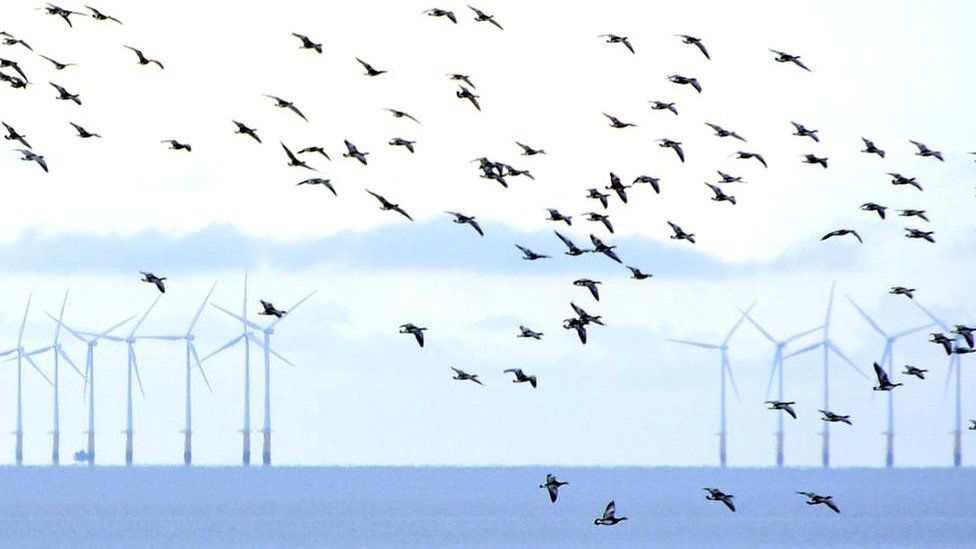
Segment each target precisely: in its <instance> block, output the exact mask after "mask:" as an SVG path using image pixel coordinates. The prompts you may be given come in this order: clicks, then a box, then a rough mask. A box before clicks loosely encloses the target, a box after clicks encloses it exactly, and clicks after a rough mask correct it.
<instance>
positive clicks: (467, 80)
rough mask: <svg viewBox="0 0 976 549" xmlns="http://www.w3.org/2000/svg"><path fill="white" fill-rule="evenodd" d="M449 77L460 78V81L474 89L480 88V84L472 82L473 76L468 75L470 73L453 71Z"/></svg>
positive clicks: (452, 78)
mask: <svg viewBox="0 0 976 549" xmlns="http://www.w3.org/2000/svg"><path fill="white" fill-rule="evenodd" d="M447 77H448V78H450V79H451V80H459V81H461V82H464V83H465V84H467V85H469V86H471V87H472V88H474V89H478V86H475V85H474V83H472V82H471V77H470V76H468V75H466V74H460V73H456V72H452V73H450V74H448V75H447ZM462 87H463V86H462Z"/></svg>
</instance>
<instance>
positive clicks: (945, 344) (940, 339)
mask: <svg viewBox="0 0 976 549" xmlns="http://www.w3.org/2000/svg"><path fill="white" fill-rule="evenodd" d="M929 335H930V336H931V337H932V339H930V340H929V343H938V344H939V345H942V348H943V349H945V353H946V354H947V355H951V354H952V347H953V341H952V340H951V339H949V338H948V337H946V335H945V334H943V333H941V332H933V333H931V334H929Z"/></svg>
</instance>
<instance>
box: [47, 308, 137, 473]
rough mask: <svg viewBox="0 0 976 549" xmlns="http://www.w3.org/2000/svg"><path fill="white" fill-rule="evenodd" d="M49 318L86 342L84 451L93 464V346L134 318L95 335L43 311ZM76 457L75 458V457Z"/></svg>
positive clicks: (89, 462) (86, 458)
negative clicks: (85, 428)
mask: <svg viewBox="0 0 976 549" xmlns="http://www.w3.org/2000/svg"><path fill="white" fill-rule="evenodd" d="M45 314H46V315H47V316H49V317H50V318H51V320H53V321H55V322H57V324H58V326H64V329H65V330H68V333H70V334H71V335H73V336H74V337H75V338H76V339H78V341H81V342H82V343H84V344H86V345H87V346H88V352H87V353H85V389H86V390H87V391H88V449H87V450H86V452H85V461H87V462H88V465H94V464H95V346H97V345H98V340H100V339H102V338H104V337H105V336H107V335H108V334H110V333H112V332H113V331H115V329H116V328H118V327H119V326H122V325H123V324H125V323H126V322H128V321H130V320H132V319H133V318H135V315H133V316H130V317H129V318H127V319H125V320H123V321H121V322H119V323H118V324H115V325H114V326H112V327H111V328H108V329H106V330H105V331H103V332H100V333H98V334H95V335H91V336H85V335H82V333H80V332H77V331H75V330H73V329H71V327H70V326H68V325H67V324H65V323H64V322H63V321H62V320H61V319H57V318H54V316H53V315H51V314H50V313H45ZM76 459H77V458H76Z"/></svg>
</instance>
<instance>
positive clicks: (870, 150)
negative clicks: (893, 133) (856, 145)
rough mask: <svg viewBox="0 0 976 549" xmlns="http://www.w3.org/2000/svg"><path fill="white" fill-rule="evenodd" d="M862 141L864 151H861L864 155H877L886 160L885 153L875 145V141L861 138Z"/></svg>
mask: <svg viewBox="0 0 976 549" xmlns="http://www.w3.org/2000/svg"><path fill="white" fill-rule="evenodd" d="M861 141H864V149H862V150H861V152H862V153H867V154H876V155H878V156H880V157H881V158H884V157H885V152H884V151H883V150H881V149H879V148H878V147H877V146H876V145H875V144H874V141H871V140H870V139H867V138H864V137H862V138H861Z"/></svg>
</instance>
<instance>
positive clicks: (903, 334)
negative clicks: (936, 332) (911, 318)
mask: <svg viewBox="0 0 976 549" xmlns="http://www.w3.org/2000/svg"><path fill="white" fill-rule="evenodd" d="M932 326H935V322H929V323H928V324H926V325H925V326H918V327H916V328H910V329H908V330H902V331H900V332H898V333H896V334H895V335H893V336H891V339H898V338H900V337H902V336H907V335H909V334H914V333H915V332H921V331H922V330H926V329H928V328H931V327H932Z"/></svg>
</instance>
